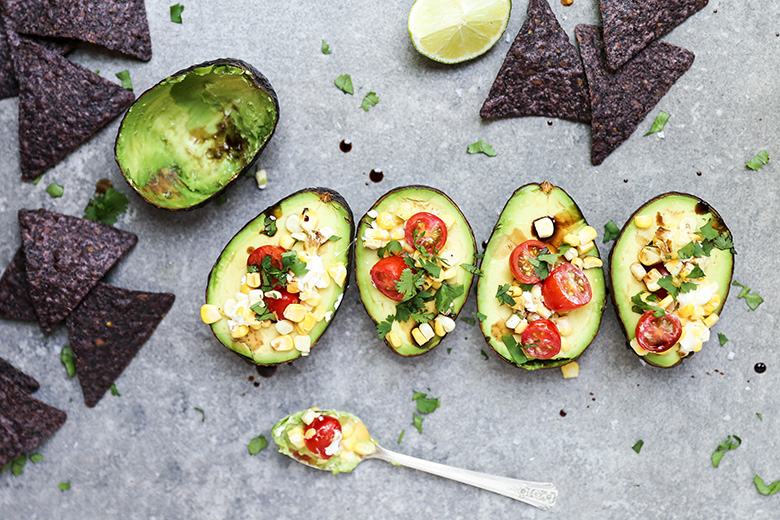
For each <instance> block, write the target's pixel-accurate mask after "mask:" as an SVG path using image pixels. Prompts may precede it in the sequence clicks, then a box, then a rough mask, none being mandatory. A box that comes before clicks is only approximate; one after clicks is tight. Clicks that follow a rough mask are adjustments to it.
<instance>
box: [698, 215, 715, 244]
mask: <svg viewBox="0 0 780 520" xmlns="http://www.w3.org/2000/svg"><path fill="white" fill-rule="evenodd" d="M696 234H697V235H699V236H700V237H703V238H705V239H707V240H714V239H715V237H717V236H718V235H720V233H718V232H717V231H715V229H714V228H713V227H712V219H709V220H708V221H707V223H706V224H704V225H703V226H702V227H700V228H699V230H698V231H697V232H696Z"/></svg>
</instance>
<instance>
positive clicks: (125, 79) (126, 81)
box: [116, 70, 133, 92]
mask: <svg viewBox="0 0 780 520" xmlns="http://www.w3.org/2000/svg"><path fill="white" fill-rule="evenodd" d="M116 77H117V78H119V79H120V80H121V81H122V88H123V89H127V90H129V91H130V92H132V91H133V81H132V80H131V79H130V72H129V71H127V70H123V71H122V72H117V73H116Z"/></svg>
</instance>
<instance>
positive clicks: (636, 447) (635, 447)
mask: <svg viewBox="0 0 780 520" xmlns="http://www.w3.org/2000/svg"><path fill="white" fill-rule="evenodd" d="M644 445H645V441H643V440H642V439H639V440H638V441H636V444H634V445H633V446H631V449H632V450H634V451H635V452H637V453H639V452H640V451H642V446H644Z"/></svg>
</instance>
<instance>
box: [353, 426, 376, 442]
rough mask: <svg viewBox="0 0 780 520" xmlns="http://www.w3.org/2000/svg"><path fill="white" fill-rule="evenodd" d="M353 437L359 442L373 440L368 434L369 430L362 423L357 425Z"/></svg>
mask: <svg viewBox="0 0 780 520" xmlns="http://www.w3.org/2000/svg"><path fill="white" fill-rule="evenodd" d="M352 437H353V438H355V439H357V440H359V441H368V440H371V435H369V434H368V429H367V428H366V425H365V424H363V423H362V422H359V423H357V424H356V425H355V433H353V434H352Z"/></svg>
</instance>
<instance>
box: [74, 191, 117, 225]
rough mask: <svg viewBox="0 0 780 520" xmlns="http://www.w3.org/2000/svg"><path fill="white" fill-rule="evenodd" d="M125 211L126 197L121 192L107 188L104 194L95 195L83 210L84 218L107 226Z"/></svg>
mask: <svg viewBox="0 0 780 520" xmlns="http://www.w3.org/2000/svg"><path fill="white" fill-rule="evenodd" d="M125 211H127V197H126V196H125V194H124V193H122V192H121V191H117V190H115V189H114V188H108V190H106V192H105V193H103V194H100V195H95V196H94V197H92V199H91V200H90V201H89V202H88V203H87V207H86V208H84V218H85V219H87V220H92V221H94V222H102V223H103V224H108V225H109V226H110V225H112V224H114V223H116V219H117V217H118V216H119V215H121V214H122V213H124V212H125Z"/></svg>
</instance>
